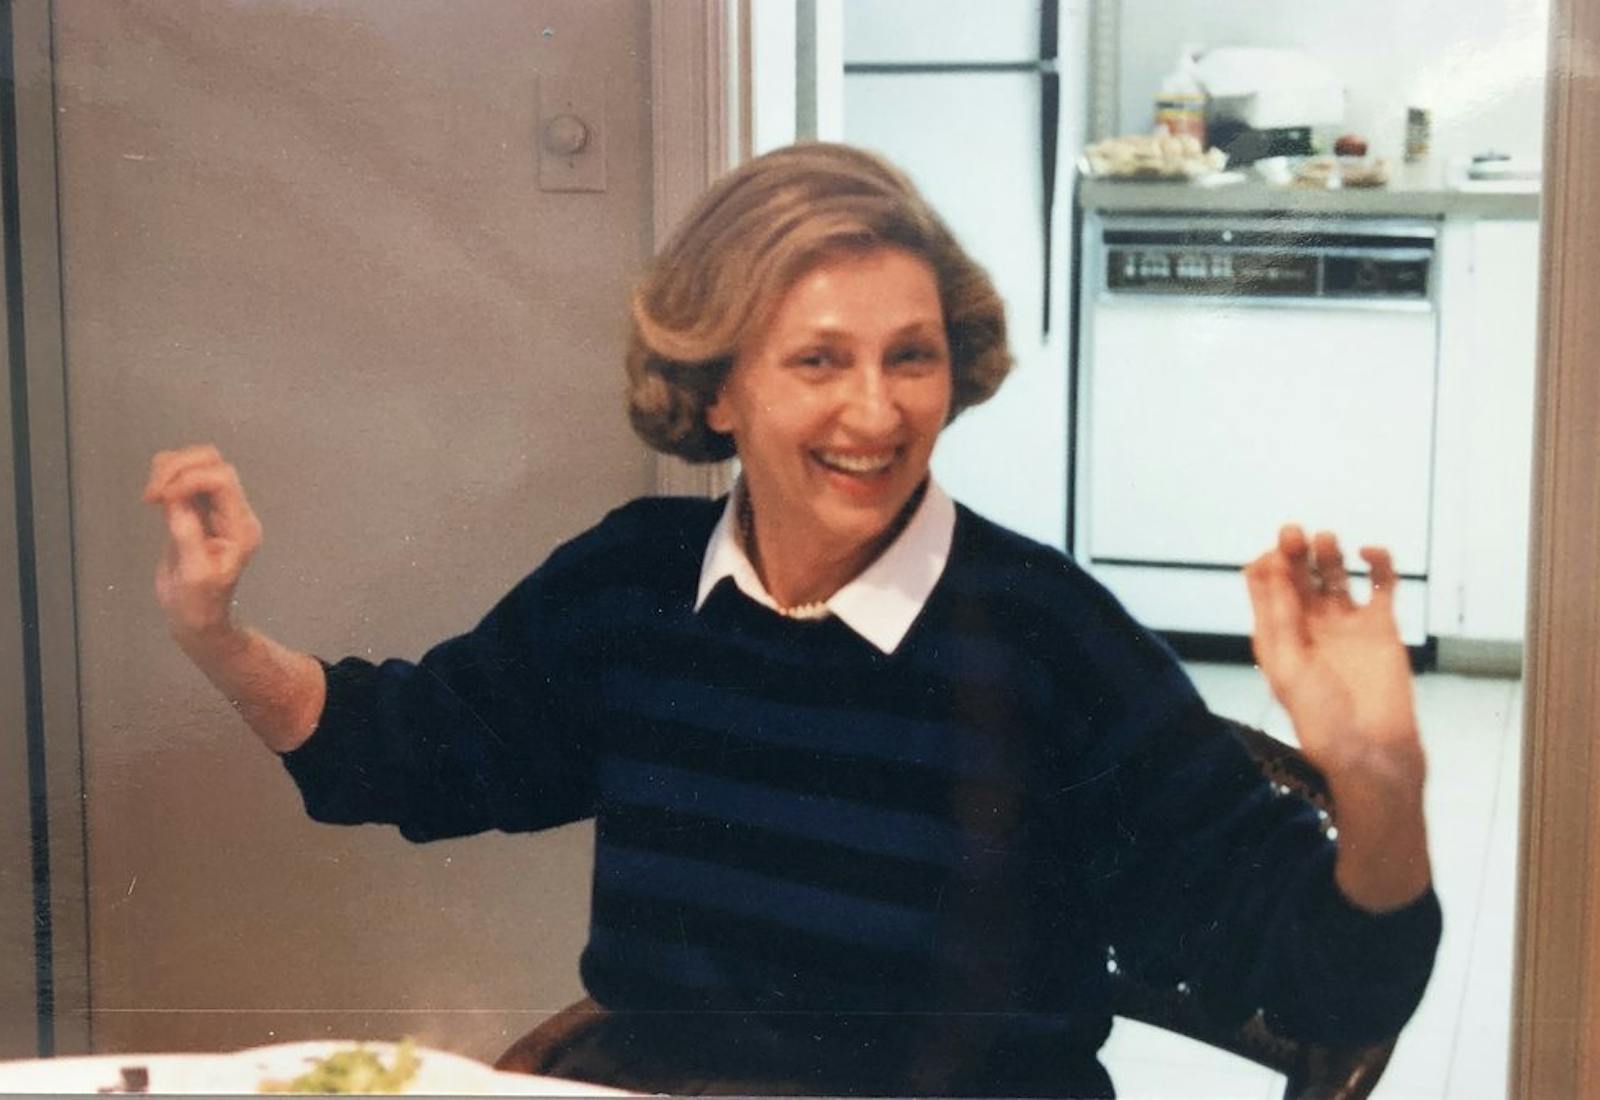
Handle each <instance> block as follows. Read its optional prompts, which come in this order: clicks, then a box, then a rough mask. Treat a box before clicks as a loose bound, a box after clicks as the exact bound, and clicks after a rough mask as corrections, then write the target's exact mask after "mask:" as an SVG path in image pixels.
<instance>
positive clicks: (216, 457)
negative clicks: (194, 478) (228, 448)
mask: <svg viewBox="0 0 1600 1100" xmlns="http://www.w3.org/2000/svg"><path fill="white" fill-rule="evenodd" d="M221 462H222V452H221V451H219V450H217V448H216V447H215V446H214V445H212V444H210V443H200V444H195V445H193V446H189V447H179V448H178V449H177V450H174V451H157V452H156V454H155V456H154V457H153V458H151V459H150V478H149V480H148V481H146V482H145V487H144V500H145V502H146V503H148V504H156V503H159V502H160V501H161V499H162V498H163V497H164V496H165V495H166V487H167V484H168V483H169V482H170V481H171V480H172V479H173V478H174V477H175V476H177V475H178V474H180V473H182V472H183V471H184V470H187V469H190V468H192V467H195V466H207V465H214V464H218V463H221Z"/></svg>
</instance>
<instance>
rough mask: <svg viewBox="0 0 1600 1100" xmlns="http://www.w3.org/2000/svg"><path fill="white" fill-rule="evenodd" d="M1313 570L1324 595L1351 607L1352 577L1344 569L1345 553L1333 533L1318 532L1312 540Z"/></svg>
mask: <svg viewBox="0 0 1600 1100" xmlns="http://www.w3.org/2000/svg"><path fill="white" fill-rule="evenodd" d="M1311 570H1312V573H1313V575H1314V576H1315V578H1316V582H1317V586H1318V587H1319V588H1320V589H1321V591H1322V594H1323V595H1325V596H1327V597H1329V598H1330V599H1332V600H1334V601H1335V602H1336V603H1338V604H1340V605H1342V606H1345V607H1349V606H1351V604H1352V601H1351V599H1350V576H1349V574H1348V573H1346V572H1345V568H1344V551H1343V550H1341V549H1340V548H1339V540H1338V538H1336V537H1335V536H1334V534H1333V532H1332V531H1318V532H1317V534H1316V537H1315V538H1313V539H1312V540H1311Z"/></svg>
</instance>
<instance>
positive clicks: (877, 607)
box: [694, 481, 956, 653]
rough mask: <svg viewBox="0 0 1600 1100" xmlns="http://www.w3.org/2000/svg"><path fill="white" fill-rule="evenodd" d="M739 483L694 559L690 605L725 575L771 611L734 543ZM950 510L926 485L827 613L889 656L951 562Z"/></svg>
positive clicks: (953, 520)
mask: <svg viewBox="0 0 1600 1100" xmlns="http://www.w3.org/2000/svg"><path fill="white" fill-rule="evenodd" d="M742 492H744V484H743V482H740V483H739V484H738V485H735V486H734V488H733V492H731V493H729V494H728V502H727V504H726V505H725V506H724V507H723V509H722V517H721V518H720V519H718V520H717V526H716V527H715V528H714V529H713V530H712V532H711V541H710V542H708V543H707V544H706V553H705V557H704V558H702V559H701V562H700V589H699V592H698V594H697V595H696V596H695V601H694V607H695V610H696V611H698V610H700V608H701V607H702V606H703V605H704V604H705V602H706V599H707V597H709V596H710V595H711V590H712V589H713V588H715V587H716V586H717V583H718V582H719V581H721V580H722V579H723V578H724V577H732V578H733V583H734V584H736V585H738V586H739V591H741V592H743V593H744V594H745V595H746V596H749V597H750V598H751V599H752V600H755V601H756V602H757V603H759V604H762V605H763V606H766V607H770V608H773V609H774V610H776V609H777V606H778V603H777V601H776V600H774V599H773V598H772V596H771V595H770V594H769V593H768V592H767V589H766V586H765V585H763V584H762V583H761V578H760V577H759V576H757V575H756V571H755V567H754V566H753V565H751V564H750V559H749V557H748V556H746V554H745V552H744V547H742V546H740V545H739V539H738V535H737V533H736V532H737V527H738V520H737V518H736V516H737V504H738V498H739V494H740V493H742ZM955 527H956V506H955V503H954V502H953V501H952V500H951V499H950V497H949V496H948V495H946V494H945V492H944V490H943V489H941V488H939V486H938V485H937V484H936V483H934V482H932V481H930V482H929V483H928V490H927V492H925V493H923V494H922V502H921V503H920V504H918V505H917V510H916V513H915V514H914V515H913V516H912V517H911V520H910V522H908V523H907V524H906V526H905V529H904V530H903V531H901V532H900V534H899V535H898V536H896V538H895V540H894V541H893V542H892V543H890V544H889V548H888V549H887V550H885V551H884V552H883V553H882V554H879V555H878V557H877V558H876V559H875V560H874V561H873V562H872V564H871V565H869V566H867V568H866V569H864V570H862V572H861V574H860V575H859V576H857V577H856V578H855V579H854V580H852V581H851V582H850V583H849V584H847V585H845V586H844V587H843V588H841V589H839V591H837V592H835V593H834V594H833V595H832V596H830V597H829V598H828V600H827V607H828V611H829V612H830V613H832V614H834V615H836V616H838V617H839V620H840V621H841V622H843V623H844V624H845V625H846V626H848V627H849V628H850V629H851V630H854V631H855V632H856V633H857V634H859V635H861V636H862V637H863V638H865V639H866V640H867V641H869V642H871V643H872V644H873V645H874V646H875V647H877V648H878V649H879V650H880V651H882V652H884V653H893V652H894V651H895V650H896V649H897V648H899V645H900V643H901V641H903V640H904V638H905V636H906V634H907V632H909V631H910V630H911V624H912V623H913V622H915V621H916V618H917V615H918V614H920V613H921V611H922V608H923V605H925V604H926V603H927V602H928V597H929V595H931V594H932V592H933V586H934V585H935V584H937V583H938V582H939V577H940V575H941V574H943V573H944V567H945V564H946V563H947V562H948V561H949V560H950V543H951V540H952V539H953V538H954V535H955Z"/></svg>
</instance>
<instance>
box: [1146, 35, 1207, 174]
mask: <svg viewBox="0 0 1600 1100" xmlns="http://www.w3.org/2000/svg"><path fill="white" fill-rule="evenodd" d="M1197 52H1198V51H1197V50H1196V49H1195V48H1194V47H1192V46H1185V47H1184V48H1183V49H1182V50H1181V51H1179V53H1178V63H1177V65H1175V66H1174V67H1173V70H1172V72H1170V73H1168V74H1167V78H1166V79H1165V80H1163V81H1162V82H1161V90H1160V91H1159V92H1157V93H1156V129H1157V130H1165V131H1166V132H1167V133H1169V134H1172V135H1174V136H1176V137H1182V136H1184V135H1186V134H1187V135H1189V136H1191V137H1193V138H1194V139H1195V140H1196V141H1198V142H1199V143H1200V148H1202V149H1204V148H1205V147H1206V90H1205V86H1204V85H1202V84H1201V83H1200V76H1199V74H1198V73H1197V72H1196V71H1195V60H1194V59H1195V54H1196V53H1197Z"/></svg>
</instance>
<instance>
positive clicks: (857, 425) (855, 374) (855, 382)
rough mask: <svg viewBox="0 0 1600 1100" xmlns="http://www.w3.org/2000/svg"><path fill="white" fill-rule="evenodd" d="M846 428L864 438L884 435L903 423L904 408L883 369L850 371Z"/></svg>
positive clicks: (846, 405) (871, 366)
mask: <svg viewBox="0 0 1600 1100" xmlns="http://www.w3.org/2000/svg"><path fill="white" fill-rule="evenodd" d="M850 374H851V375H852V377H851V379H850V381H849V384H848V385H849V390H848V392H847V394H846V400H845V410H844V422H845V426H846V427H848V428H850V429H852V430H853V431H856V432H859V433H861V434H862V435H868V436H870V435H882V434H887V433H888V432H891V431H893V430H894V429H895V428H897V427H899V424H900V407H899V405H898V404H897V403H896V402H895V397H894V389H893V387H892V386H891V385H890V381H889V376H888V375H887V373H885V371H884V369H883V367H882V366H880V365H878V364H876V363H872V364H868V365H865V366H861V367H858V368H857V369H856V370H853V371H851V372H850Z"/></svg>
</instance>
